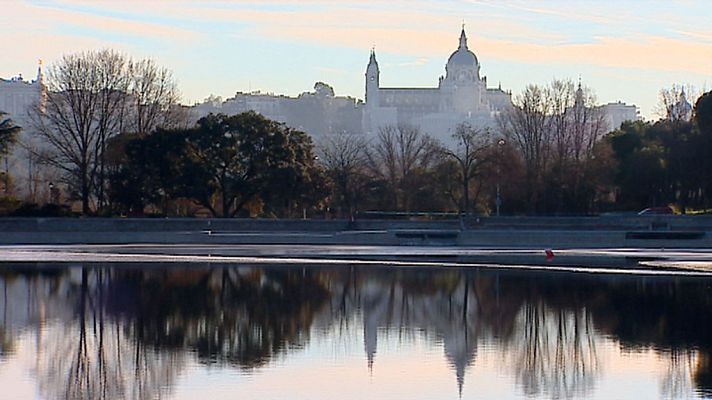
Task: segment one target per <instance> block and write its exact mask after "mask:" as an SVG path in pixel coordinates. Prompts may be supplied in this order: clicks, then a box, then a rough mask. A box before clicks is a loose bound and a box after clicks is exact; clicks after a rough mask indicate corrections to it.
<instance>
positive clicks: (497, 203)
mask: <svg viewBox="0 0 712 400" xmlns="http://www.w3.org/2000/svg"><path fill="white" fill-rule="evenodd" d="M506 143H507V142H505V140H504V139H499V140H498V141H497V147H498V148H499V157H498V158H499V159H498V160H497V198H496V199H495V201H494V204H495V207H496V208H497V216H498V217H499V207H500V206H501V205H502V198H501V197H500V195H499V180H500V169H501V164H502V148H504V145H505V144H506Z"/></svg>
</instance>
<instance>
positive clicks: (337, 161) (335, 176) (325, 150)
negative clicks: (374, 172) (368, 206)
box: [319, 133, 366, 218]
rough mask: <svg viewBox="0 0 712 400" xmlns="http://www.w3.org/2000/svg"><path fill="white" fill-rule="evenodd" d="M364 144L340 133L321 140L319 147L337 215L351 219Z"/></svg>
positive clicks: (361, 176)
mask: <svg viewBox="0 0 712 400" xmlns="http://www.w3.org/2000/svg"><path fill="white" fill-rule="evenodd" d="M365 149H366V141H365V140H364V138H363V137H362V136H360V135H352V134H348V133H342V134H337V135H329V136H327V137H325V138H324V139H323V141H322V143H321V144H320V145H319V154H320V159H321V163H322V164H323V165H324V167H325V168H326V173H327V174H328V175H329V177H330V178H331V180H332V182H333V184H334V186H335V191H334V192H335V193H334V195H335V197H336V199H335V200H336V203H337V204H338V207H339V213H340V214H342V215H344V214H347V215H348V216H349V218H353V213H354V211H355V209H356V206H357V195H358V193H359V192H360V191H361V190H360V189H361V188H362V187H363V185H364V182H363V180H364V164H365V161H366V155H365Z"/></svg>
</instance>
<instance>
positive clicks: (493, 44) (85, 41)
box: [0, 0, 712, 119]
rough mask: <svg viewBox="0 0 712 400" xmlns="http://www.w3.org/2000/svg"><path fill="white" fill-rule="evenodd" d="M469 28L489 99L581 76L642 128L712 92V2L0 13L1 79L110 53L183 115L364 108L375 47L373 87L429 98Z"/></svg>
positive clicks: (157, 6)
mask: <svg viewBox="0 0 712 400" xmlns="http://www.w3.org/2000/svg"><path fill="white" fill-rule="evenodd" d="M463 23H464V24H465V29H466V31H467V35H468V44H469V47H470V50H472V51H474V52H475V54H476V55H477V57H478V59H479V61H480V64H481V74H482V75H485V76H487V78H488V84H489V86H490V87H496V86H498V84H500V83H501V85H502V88H503V89H505V90H511V91H512V92H513V93H514V95H516V94H517V93H519V92H521V91H522V90H523V89H524V88H525V87H526V85H528V84H546V83H548V82H550V81H551V80H552V79H572V80H574V81H577V80H578V79H579V77H580V78H581V81H582V82H583V84H584V85H585V86H588V87H590V88H592V89H593V90H594V92H595V94H596V96H597V99H598V101H599V102H600V103H607V102H613V101H623V102H626V103H629V104H636V105H637V106H639V107H640V111H641V115H642V116H644V117H645V118H649V119H650V118H655V117H656V104H657V102H658V93H659V91H660V89H663V88H669V87H671V86H672V85H673V84H680V85H691V86H693V87H694V88H696V89H697V91H699V92H702V91H705V90H710V89H712V3H710V2H709V0H700V1H691V0H690V1H687V0H677V1H674V0H667V1H657V0H637V1H634V0H616V1H609V0H599V1H594V0H577V1H574V0H566V1H564V0H561V1H554V0H550V1H544V0H541V1H537V0H521V1H514V0H511V1H507V0H497V1H485V0H431V1H421V0H360V1H346V0H344V1H340V0H281V1H278V0H260V1H227V0H224V1H179V0H172V1H169V0H153V1H150V0H144V1H133V0H116V1H102V0H91V1H88V0H0V43H1V44H0V49H1V51H0V77H3V78H10V77H12V76H15V75H17V74H18V73H22V74H23V76H25V77H34V76H35V74H36V69H37V60H39V59H42V60H43V61H44V63H45V65H52V63H54V62H56V61H57V60H58V59H59V58H60V57H61V56H62V55H63V54H67V53H75V52H80V51H84V50H93V49H104V48H111V49H115V50H119V51H122V52H124V53H126V54H127V55H130V56H132V57H135V58H146V57H149V58H153V59H155V60H156V61H157V62H158V63H159V64H160V65H162V66H165V67H167V68H169V69H171V70H172V71H173V73H174V76H175V78H176V79H177V81H178V85H179V88H180V89H181V92H182V96H183V102H184V103H185V104H193V103H195V102H199V101H202V100H203V99H205V98H206V97H208V96H209V95H217V96H222V97H223V98H227V97H231V96H233V95H234V94H235V93H236V92H238V91H239V92H250V91H256V90H260V91H262V92H267V93H275V94H286V95H292V96H293V95H298V94H299V93H302V92H306V91H311V90H312V89H313V86H314V83H315V82H317V81H323V82H326V83H328V84H330V85H332V86H333V87H334V90H335V92H336V94H337V95H345V96H352V97H356V98H360V99H363V97H364V87H365V83H364V73H365V69H366V65H367V63H368V57H369V52H370V51H371V48H374V47H375V50H376V54H377V58H378V61H379V65H380V70H381V77H380V81H381V86H384V87H389V86H398V87H435V86H437V82H438V77H439V76H441V75H444V73H445V63H446V61H447V58H448V56H449V55H450V54H451V53H452V52H453V51H454V50H455V49H456V48H457V45H458V37H459V34H460V29H461V26H462V24H463Z"/></svg>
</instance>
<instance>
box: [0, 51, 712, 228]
mask: <svg viewBox="0 0 712 400" xmlns="http://www.w3.org/2000/svg"><path fill="white" fill-rule="evenodd" d="M45 85H46V88H47V90H46V93H45V94H44V95H43V96H42V98H41V99H40V102H39V104H38V105H37V107H36V109H34V110H33V112H32V113H31V117H32V118H31V120H32V123H31V124H30V126H27V127H23V129H24V130H25V131H26V132H27V134H28V136H29V137H31V138H36V139H37V140H33V141H31V143H30V144H25V146H26V147H27V148H28V151H29V154H30V157H31V158H32V160H30V161H31V162H35V163H36V164H37V165H42V166H44V167H45V168H47V169H48V170H49V171H50V173H51V176H53V177H54V178H52V179H53V181H54V182H56V183H57V184H56V185H54V186H52V185H51V186H50V188H49V201H48V203H50V205H52V206H53V207H54V208H53V209H52V210H54V209H55V208H57V206H58V205H59V204H67V203H70V202H74V201H76V202H78V203H81V213H82V214H84V215H145V214H155V215H165V216H193V215H212V216H220V217H237V216H240V217H248V216H252V217H254V216H259V217H292V218H293V217H301V216H303V215H304V214H307V215H309V216H319V217H338V218H353V217H354V216H355V214H356V213H359V212H363V211H382V212H451V213H456V212H459V213H463V212H464V213H476V214H497V213H501V214H508V215H513V214H538V215H573V214H577V215H585V214H593V213H598V212H603V211H611V210H616V211H623V210H639V209H641V208H645V207H648V206H657V205H670V204H674V205H676V206H678V207H680V208H681V209H685V208H686V207H691V208H695V209H707V208H709V206H710V205H709V201H710V195H711V194H712V193H711V192H710V191H711V190H712V173H710V172H709V171H712V168H711V167H712V166H711V165H709V164H710V162H712V161H710V160H712V154H710V152H712V106H710V102H711V101H712V100H710V99H711V98H712V94H711V93H707V94H705V95H703V96H701V97H700V98H699V100H698V101H697V103H696V104H695V106H694V109H692V107H691V106H690V107H689V108H690V110H687V109H685V108H684V107H681V106H680V104H679V103H680V101H681V100H680V101H677V100H678V99H677V98H675V97H674V96H673V97H671V98H670V99H668V100H669V101H668V103H669V107H667V108H666V114H667V115H666V117H665V118H663V119H661V120H660V121H658V122H656V123H646V122H630V123H624V124H623V125H622V126H621V127H620V128H619V129H617V130H615V131H614V132H609V130H610V128H609V126H608V123H607V121H606V116H605V115H604V113H603V111H602V109H601V108H600V107H598V106H596V104H595V98H594V96H593V94H592V92H591V91H590V90H589V89H587V88H585V87H581V85H580V84H579V85H578V87H576V85H575V84H574V83H573V82H571V81H559V80H555V81H553V82H551V83H550V84H547V85H530V86H528V87H527V88H526V89H525V90H524V91H523V92H522V93H521V94H519V95H517V96H515V98H514V99H513V103H514V107H512V108H511V109H510V110H509V111H507V112H504V113H502V114H501V115H500V116H499V117H498V121H497V122H498V123H497V126H496V127H494V128H480V127H474V126H471V125H468V124H461V125H459V126H458V127H457V128H456V129H455V131H454V133H453V134H452V137H451V139H450V140H449V141H448V142H447V143H439V142H437V141H435V140H434V139H433V138H432V137H430V136H428V135H427V134H425V133H424V132H421V131H419V130H418V129H417V128H415V127H412V126H405V125H400V126H386V127H382V128H381V129H379V131H378V132H377V133H375V134H374V135H371V136H368V137H366V136H364V135H358V134H348V133H344V134H339V135H333V136H328V137H324V138H319V141H318V143H316V144H315V143H313V142H312V139H311V138H310V137H309V136H308V134H307V133H305V132H301V131H298V130H295V129H293V128H290V127H287V126H285V125H284V124H281V123H278V122H275V121H271V120H268V119H266V118H265V117H263V116H261V115H259V114H256V113H254V112H247V113H243V114H239V115H231V116H228V115H209V116H207V117H204V118H202V119H200V120H199V121H198V122H197V123H196V124H192V123H190V120H191V117H190V114H189V110H187V109H186V108H184V107H182V106H180V105H179V104H178V98H179V94H178V91H177V85H176V83H175V80H174V79H173V77H172V75H171V73H170V72H169V71H168V70H166V69H164V68H161V67H159V66H157V65H156V64H155V63H153V62H152V61H150V60H138V61H136V60H132V59H130V58H128V57H126V56H123V55H121V54H119V53H116V52H113V51H109V50H104V51H99V52H86V53H81V54H75V55H68V56H65V57H63V58H62V59H61V60H60V61H59V62H57V63H56V64H55V65H53V66H52V67H51V68H50V69H49V70H48V72H47V77H46V79H45ZM683 100H684V99H683ZM681 111H683V112H681ZM0 122H1V124H0V145H1V147H0V150H4V151H6V150H7V149H8V148H9V146H10V145H11V144H12V142H13V140H12V139H13V137H14V136H15V134H16V131H17V127H14V126H13V125H12V124H11V123H10V122H8V121H6V120H0ZM8 179H9V177H8V175H7V174H5V182H4V183H5V191H6V193H7V192H8V190H7V188H8V187H9V186H10V185H9V183H8ZM60 184H61V185H60ZM60 187H61V191H60ZM65 188H66V189H65ZM8 199H9V197H7V196H6V197H5V199H4V203H7V202H8ZM0 206H2V205H0Z"/></svg>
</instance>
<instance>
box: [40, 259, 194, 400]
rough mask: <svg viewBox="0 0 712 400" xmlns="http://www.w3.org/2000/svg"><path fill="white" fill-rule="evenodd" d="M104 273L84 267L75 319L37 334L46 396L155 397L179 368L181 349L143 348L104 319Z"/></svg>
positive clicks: (106, 278) (106, 280) (106, 275)
mask: <svg viewBox="0 0 712 400" xmlns="http://www.w3.org/2000/svg"><path fill="white" fill-rule="evenodd" d="M109 276H110V273H109V271H106V270H102V269H92V270H89V269H86V268H83V269H82V271H81V283H80V284H79V285H78V287H77V288H76V291H75V293H74V295H75V296H74V297H75V299H76V300H77V309H76V318H75V319H74V320H73V321H71V322H69V323H58V324H53V325H51V326H50V327H48V328H47V329H45V330H42V331H40V333H38V335H40V336H39V338H38V345H37V347H38V349H37V362H36V374H37V376H38V379H39V382H40V391H41V392H42V393H43V394H44V395H45V396H46V397H48V398H65V399H122V398H133V399H154V398H160V397H161V395H162V392H163V391H165V390H166V389H168V388H170V386H171V384H172V383H173V381H174V380H175V377H176V376H177V375H178V373H179V371H180V369H181V368H182V365H183V355H182V353H178V352H159V351H156V350H152V349H145V348H143V347H142V346H141V344H140V343H139V342H136V341H134V340H132V339H131V338H130V337H129V336H128V335H127V333H126V331H125V330H123V329H121V326H120V323H119V321H117V320H110V319H108V318H107V315H106V312H105V309H104V304H105V301H106V297H105V294H106V293H105V291H106V288H107V287H109V285H110V279H109ZM90 278H92V279H91V282H90Z"/></svg>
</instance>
